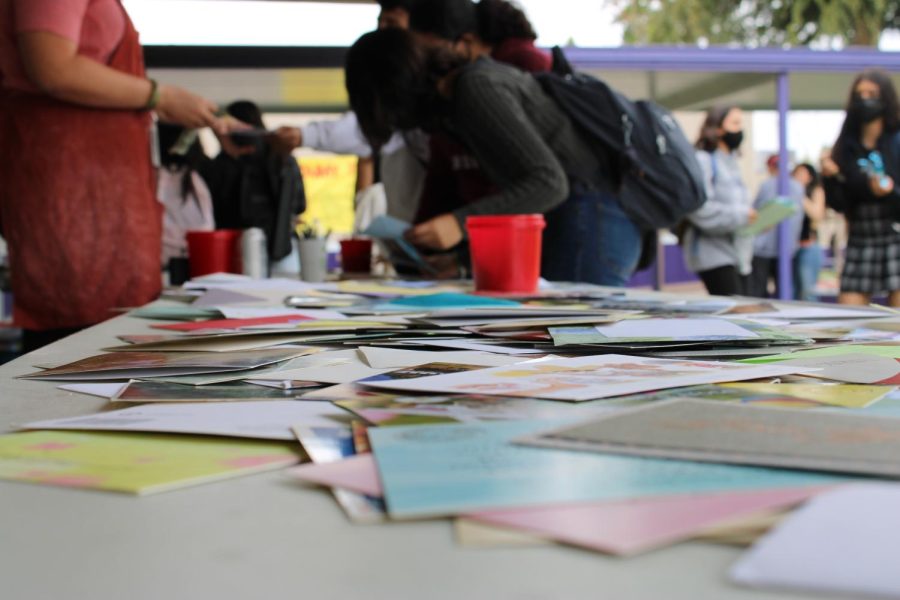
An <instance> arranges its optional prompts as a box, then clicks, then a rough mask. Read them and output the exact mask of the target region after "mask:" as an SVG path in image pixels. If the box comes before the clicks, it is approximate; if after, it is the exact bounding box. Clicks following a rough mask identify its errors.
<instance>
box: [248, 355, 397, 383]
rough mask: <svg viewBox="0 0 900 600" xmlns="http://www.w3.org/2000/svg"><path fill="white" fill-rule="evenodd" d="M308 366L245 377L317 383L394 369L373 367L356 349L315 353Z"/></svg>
mask: <svg viewBox="0 0 900 600" xmlns="http://www.w3.org/2000/svg"><path fill="white" fill-rule="evenodd" d="M314 357H315V358H317V359H318V360H312V361H311V362H310V364H309V365H308V366H303V367H300V368H294V369H285V370H283V371H278V372H276V373H266V374H261V375H258V376H253V377H245V378H244V379H247V380H248V381H249V380H265V381H285V380H292V379H294V380H298V381H315V382H317V383H352V382H354V381H357V380H359V379H364V378H366V377H372V376H374V375H381V374H382V373H387V372H388V371H393V370H394V369H373V368H372V367H370V366H369V365H367V364H366V363H364V362H363V361H362V359H361V358H360V356H359V354H358V353H357V352H356V350H352V349H351V350H337V351H335V352H323V353H321V354H314V355H312V356H311V357H310V359H313V358H314Z"/></svg>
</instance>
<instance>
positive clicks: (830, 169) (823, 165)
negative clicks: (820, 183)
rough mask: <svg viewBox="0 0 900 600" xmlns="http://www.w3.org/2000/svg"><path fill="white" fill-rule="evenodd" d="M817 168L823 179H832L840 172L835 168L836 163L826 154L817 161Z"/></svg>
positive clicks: (838, 168)
mask: <svg viewBox="0 0 900 600" xmlns="http://www.w3.org/2000/svg"><path fill="white" fill-rule="evenodd" d="M819 167H820V170H821V171H822V176H823V177H834V176H835V175H837V174H838V173H840V172H841V169H840V167H838V166H837V163H836V162H834V159H832V158H831V157H830V156H828V155H827V154H823V155H822V158H821V160H820V161H819Z"/></svg>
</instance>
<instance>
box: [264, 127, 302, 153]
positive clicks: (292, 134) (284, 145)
mask: <svg viewBox="0 0 900 600" xmlns="http://www.w3.org/2000/svg"><path fill="white" fill-rule="evenodd" d="M269 144H270V145H271V146H272V150H274V151H275V152H276V153H277V154H281V155H282V156H287V155H288V154H290V153H291V152H293V151H294V149H295V148H299V147H300V146H302V145H303V133H302V132H301V131H300V128H299V127H279V128H278V129H276V130H275V132H274V133H273V134H272V135H270V136H269Z"/></svg>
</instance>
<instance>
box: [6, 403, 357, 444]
mask: <svg viewBox="0 0 900 600" xmlns="http://www.w3.org/2000/svg"><path fill="white" fill-rule="evenodd" d="M346 416H347V413H346V412H345V411H343V410H341V409H340V408H338V407H336V406H334V405H333V404H331V403H330V402H299V401H295V400H273V401H271V402H268V401H264V402H210V403H197V404H178V405H177V406H174V405H172V404H164V405H162V404H147V405H142V406H135V407H133V408H126V409H123V410H115V411H108V412H102V413H98V414H95V415H88V416H86V417H74V418H69V419H53V420H49V421H35V422H33V423H27V424H26V425H24V426H23V427H22V428H23V429H78V430H89V431H152V432H166V433H193V434H201V435H225V436H231V437H247V438H259V439H267V440H294V439H296V438H295V437H294V433H293V431H292V430H291V427H292V426H294V425H301V424H302V425H306V426H317V425H321V426H333V425H334V424H335V420H334V418H333V417H337V418H338V419H346Z"/></svg>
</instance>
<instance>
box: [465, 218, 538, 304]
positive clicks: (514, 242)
mask: <svg viewBox="0 0 900 600" xmlns="http://www.w3.org/2000/svg"><path fill="white" fill-rule="evenodd" d="M545 226H546V224H545V222H544V215H486V216H479V217H469V218H468V219H466V229H467V230H468V232H469V249H470V251H471V254H472V274H473V276H474V279H475V289H476V290H478V291H480V292H519V293H526V294H530V293H533V292H535V291H536V290H537V287H538V278H539V277H540V275H541V233H542V232H543V230H544V227H545Z"/></svg>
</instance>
